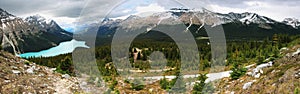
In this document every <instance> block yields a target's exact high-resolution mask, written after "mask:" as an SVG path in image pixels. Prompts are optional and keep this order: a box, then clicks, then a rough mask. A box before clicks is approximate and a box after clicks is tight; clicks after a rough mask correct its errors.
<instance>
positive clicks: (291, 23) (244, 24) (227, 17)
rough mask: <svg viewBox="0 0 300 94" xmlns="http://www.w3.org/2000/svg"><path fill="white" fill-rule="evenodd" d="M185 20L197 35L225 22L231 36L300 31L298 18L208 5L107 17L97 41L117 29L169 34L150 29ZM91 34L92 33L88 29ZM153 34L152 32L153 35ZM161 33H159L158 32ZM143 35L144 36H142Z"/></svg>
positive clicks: (200, 35) (266, 35)
mask: <svg viewBox="0 0 300 94" xmlns="http://www.w3.org/2000/svg"><path fill="white" fill-rule="evenodd" d="M180 24H184V25H186V29H187V30H190V31H191V32H192V34H193V35H194V37H196V38H197V37H208V35H207V31H206V29H205V28H204V27H203V26H209V27H211V28H216V27H217V26H222V27H223V29H224V33H225V37H226V39H227V40H243V39H265V38H267V37H272V36H273V35H274V34H287V35H296V34H300V29H298V28H299V26H300V25H299V21H298V20H297V19H295V18H286V19H284V21H276V20H273V19H271V18H269V17H266V16H261V15H259V14H256V13H250V12H244V13H233V12H230V13H227V14H222V13H216V12H212V11H209V10H207V9H204V8H203V9H202V10H200V11H194V10H184V11H183V10H179V11H178V10H175V11H174V10H169V11H166V12H157V13H153V14H152V15H148V16H139V15H130V16H128V17H127V18H126V19H113V18H104V20H103V21H102V22H101V23H100V26H99V28H97V29H98V31H97V30H88V31H97V40H99V41H100V42H99V43H97V42H96V45H97V44H98V45H102V44H103V43H104V41H103V40H111V39H112V37H113V35H114V33H115V32H116V31H117V30H120V29H123V30H128V31H132V30H137V29H142V28H144V29H143V30H144V31H145V33H144V35H145V36H153V37H166V36H164V35H163V34H158V33H159V32H158V33H153V32H152V33H149V32H148V31H154V30H153V28H155V27H157V26H176V25H180ZM93 29H95V28H93ZM86 34H88V33H86ZM151 34H152V35H151ZM157 34H158V35H157ZM141 38H142V37H141Z"/></svg>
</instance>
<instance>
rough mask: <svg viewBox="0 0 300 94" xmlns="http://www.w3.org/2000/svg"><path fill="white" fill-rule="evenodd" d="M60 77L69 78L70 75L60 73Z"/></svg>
mask: <svg viewBox="0 0 300 94" xmlns="http://www.w3.org/2000/svg"><path fill="white" fill-rule="evenodd" d="M61 77H62V78H66V79H69V78H70V77H71V76H70V75H69V74H63V75H61Z"/></svg>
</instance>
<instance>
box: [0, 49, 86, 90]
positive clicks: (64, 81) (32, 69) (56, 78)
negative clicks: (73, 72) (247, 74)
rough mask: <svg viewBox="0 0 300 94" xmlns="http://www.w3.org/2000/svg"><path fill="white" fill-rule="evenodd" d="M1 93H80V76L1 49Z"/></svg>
mask: <svg viewBox="0 0 300 94" xmlns="http://www.w3.org/2000/svg"><path fill="white" fill-rule="evenodd" d="M0 86H1V87H0V93H1V94H53V93H56V94H73V93H80V92H82V90H81V89H80V85H79V81H78V78H76V77H71V76H67V75H62V74H59V73H56V72H54V71H53V68H49V67H45V66H39V65H36V64H35V63H32V62H29V61H27V60H24V59H21V58H19V57H16V56H14V55H12V54H10V53H8V52H3V51H0Z"/></svg>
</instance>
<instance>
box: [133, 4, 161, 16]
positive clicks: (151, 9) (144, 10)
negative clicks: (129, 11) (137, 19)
mask: <svg viewBox="0 0 300 94" xmlns="http://www.w3.org/2000/svg"><path fill="white" fill-rule="evenodd" d="M135 10H136V11H137V12H136V13H135V14H136V15H139V16H142V17H143V16H148V15H151V14H153V13H156V12H164V11H166V9H165V8H164V7H162V6H160V5H158V4H157V3H154V4H150V5H148V6H138V7H136V9H135Z"/></svg>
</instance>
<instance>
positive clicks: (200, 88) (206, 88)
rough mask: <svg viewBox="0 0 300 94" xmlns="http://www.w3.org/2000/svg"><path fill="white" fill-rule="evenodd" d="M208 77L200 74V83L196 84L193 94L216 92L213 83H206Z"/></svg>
mask: <svg viewBox="0 0 300 94" xmlns="http://www.w3.org/2000/svg"><path fill="white" fill-rule="evenodd" d="M207 78H208V77H207V76H206V74H200V76H199V77H198V81H199V82H196V84H195V85H194V87H193V91H192V94H212V93H213V91H214V88H213V85H212V83H211V82H210V83H207V84H206V83H205V80H206V79H207Z"/></svg>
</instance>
